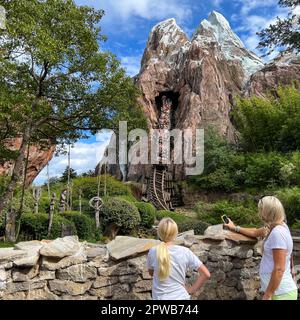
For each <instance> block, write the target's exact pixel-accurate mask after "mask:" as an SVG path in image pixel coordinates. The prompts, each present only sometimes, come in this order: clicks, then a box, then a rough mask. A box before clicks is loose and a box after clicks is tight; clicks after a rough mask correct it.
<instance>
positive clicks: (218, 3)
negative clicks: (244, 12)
mask: <svg viewBox="0 0 300 320" xmlns="http://www.w3.org/2000/svg"><path fill="white" fill-rule="evenodd" d="M222 2H223V0H212V5H213V6H214V7H215V8H220V6H221V3H222Z"/></svg>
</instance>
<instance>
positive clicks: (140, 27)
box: [35, 0, 287, 184]
mask: <svg viewBox="0 0 300 320" xmlns="http://www.w3.org/2000/svg"><path fill="white" fill-rule="evenodd" d="M75 2H76V3H77V4H78V5H89V6H93V7H95V8H97V9H104V10H105V16H104V17H103V18H102V20H101V24H100V25H101V28H102V33H103V34H105V35H106V36H107V37H108V40H107V42H106V43H104V44H102V49H105V50H110V51H111V52H113V53H114V54H116V56H117V57H118V58H119V60H120V61H121V63H122V66H123V67H124V68H125V69H126V72H127V74H128V75H130V76H133V75H135V74H137V73H138V71H139V68H140V61H141V57H142V54H143V50H144V48H145V46H146V43H147V39H148V36H149V33H150V31H151V29H152V27H153V26H154V25H155V24H156V23H158V22H160V21H162V20H165V19H168V18H175V19H176V21H177V24H178V25H179V26H180V27H181V28H182V29H183V30H184V31H185V32H186V34H187V35H188V36H190V37H191V36H192V34H193V32H194V31H195V30H196V28H197V27H198V25H199V23H200V22H201V21H202V20H203V19H206V18H207V17H208V15H209V13H210V12H211V11H212V10H216V11H218V12H220V13H221V14H223V15H224V16H225V18H226V19H227V20H228V21H229V23H230V25H231V27H232V29H233V30H234V31H235V32H236V33H237V35H238V36H239V37H240V38H241V39H242V41H243V42H244V44H245V46H246V47H247V48H248V49H250V50H252V51H254V52H255V53H257V54H261V53H260V52H259V51H258V50H257V49H256V47H257V44H258V37H257V35H256V32H257V31H259V30H261V29H262V28H264V27H266V26H268V25H269V24H270V23H272V22H274V21H275V19H276V17H277V16H279V17H284V16H286V14H287V9H285V8H280V7H279V6H278V5H277V3H278V0H211V1H206V0H75ZM108 141H109V134H105V135H98V136H97V137H91V138H90V139H88V140H82V141H79V142H78V143H76V144H75V146H74V148H72V149H71V167H72V168H73V169H75V170H77V171H78V173H82V172H85V171H88V170H90V169H94V168H95V166H96V164H97V163H98V161H99V158H101V155H102V153H103V150H104V148H105V146H106V145H107V143H108ZM66 165H67V158H66V156H59V157H54V158H53V159H52V160H51V161H50V163H49V170H50V176H52V177H53V176H59V175H60V174H61V173H62V171H63V170H64V169H65V167H66ZM45 179H46V169H44V170H43V171H42V172H41V173H40V175H39V176H38V177H37V178H36V180H35V183H36V184H39V183H43V182H44V181H45Z"/></svg>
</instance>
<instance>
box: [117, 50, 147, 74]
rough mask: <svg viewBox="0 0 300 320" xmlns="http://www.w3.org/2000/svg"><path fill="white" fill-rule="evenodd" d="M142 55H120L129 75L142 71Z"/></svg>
mask: <svg viewBox="0 0 300 320" xmlns="http://www.w3.org/2000/svg"><path fill="white" fill-rule="evenodd" d="M141 59H142V57H141V55H137V56H123V57H120V60H121V63H122V67H124V69H125V70H126V73H127V75H129V76H131V77H133V76H135V75H137V74H138V73H139V71H140V66H141Z"/></svg>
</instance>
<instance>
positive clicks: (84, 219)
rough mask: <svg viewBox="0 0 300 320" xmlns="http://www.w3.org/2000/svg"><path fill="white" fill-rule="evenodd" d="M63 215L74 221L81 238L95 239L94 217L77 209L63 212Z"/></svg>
mask: <svg viewBox="0 0 300 320" xmlns="http://www.w3.org/2000/svg"><path fill="white" fill-rule="evenodd" d="M61 216H62V217H63V218H65V219H67V220H69V221H72V222H73V223H74V225H75V227H76V231H77V235H78V237H79V239H81V240H93V239H95V228H96V226H95V222H94V220H93V219H92V218H90V217H89V216H87V215H86V214H84V213H81V214H80V213H79V212H77V211H66V212H64V213H61Z"/></svg>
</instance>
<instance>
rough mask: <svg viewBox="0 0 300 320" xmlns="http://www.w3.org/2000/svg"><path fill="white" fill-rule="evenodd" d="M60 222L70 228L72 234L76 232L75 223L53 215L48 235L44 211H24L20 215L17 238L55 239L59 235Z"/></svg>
mask: <svg viewBox="0 0 300 320" xmlns="http://www.w3.org/2000/svg"><path fill="white" fill-rule="evenodd" d="M62 224H64V225H65V226H68V227H70V228H71V230H72V233H73V234H77V232H76V227H75V224H74V223H73V222H72V221H69V220H67V219H66V218H64V217H62V216H61V215H54V216H53V224H52V229H51V234H50V237H48V236H47V234H48V215H47V214H44V213H39V214H34V213H24V214H23V215H22V217H21V229H20V235H19V240H41V239H47V238H49V239H55V238H58V237H60V236H61V230H62Z"/></svg>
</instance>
